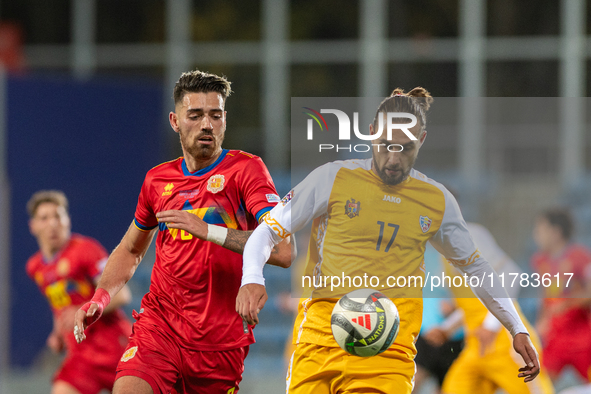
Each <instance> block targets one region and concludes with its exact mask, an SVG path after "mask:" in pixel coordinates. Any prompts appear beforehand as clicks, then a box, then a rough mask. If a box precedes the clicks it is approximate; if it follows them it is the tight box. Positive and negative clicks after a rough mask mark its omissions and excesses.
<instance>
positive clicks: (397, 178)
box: [373, 156, 417, 186]
mask: <svg viewBox="0 0 591 394" xmlns="http://www.w3.org/2000/svg"><path fill="white" fill-rule="evenodd" d="M416 159H417V158H416V156H415V157H414V158H413V159H412V161H411V162H410V163H409V165H408V166H407V167H406V168H404V167H402V166H401V165H398V166H394V167H388V169H389V170H393V171H400V173H399V174H398V175H388V174H387V173H386V168H380V167H379V166H378V163H377V162H376V158H375V157H373V167H374V168H375V170H376V173H377V174H378V176H379V177H380V179H381V180H382V182H384V183H385V184H386V185H389V186H395V185H398V184H399V183H401V182H402V181H404V180H405V179H406V178H407V177H408V175H409V174H410V170H411V169H412V168H413V167H414V164H415V160H416Z"/></svg>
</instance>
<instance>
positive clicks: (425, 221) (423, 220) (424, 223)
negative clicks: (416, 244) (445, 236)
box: [419, 216, 433, 233]
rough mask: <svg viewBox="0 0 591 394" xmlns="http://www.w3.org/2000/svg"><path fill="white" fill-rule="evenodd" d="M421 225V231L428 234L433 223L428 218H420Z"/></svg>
mask: <svg viewBox="0 0 591 394" xmlns="http://www.w3.org/2000/svg"><path fill="white" fill-rule="evenodd" d="M419 223H420V225H421V230H423V232H424V233H426V232H427V231H429V229H430V228H431V223H433V221H432V220H431V219H429V217H428V216H419Z"/></svg>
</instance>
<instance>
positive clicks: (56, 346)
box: [46, 330, 64, 353]
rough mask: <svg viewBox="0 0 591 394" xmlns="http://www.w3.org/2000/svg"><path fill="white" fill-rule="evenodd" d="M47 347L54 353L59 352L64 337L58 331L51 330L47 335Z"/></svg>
mask: <svg viewBox="0 0 591 394" xmlns="http://www.w3.org/2000/svg"><path fill="white" fill-rule="evenodd" d="M46 343H47V347H49V348H50V349H51V351H52V352H54V353H61V351H62V350H64V338H63V337H62V336H61V334H60V333H59V332H56V331H55V330H54V331H52V332H51V333H50V334H49V336H48V337H47V341H46Z"/></svg>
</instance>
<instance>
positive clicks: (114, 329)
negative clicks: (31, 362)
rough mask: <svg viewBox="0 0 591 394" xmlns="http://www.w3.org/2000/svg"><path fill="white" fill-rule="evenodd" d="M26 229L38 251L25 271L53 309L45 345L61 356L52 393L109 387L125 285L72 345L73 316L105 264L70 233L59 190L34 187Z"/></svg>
mask: <svg viewBox="0 0 591 394" xmlns="http://www.w3.org/2000/svg"><path fill="white" fill-rule="evenodd" d="M27 211H28V213H29V217H30V220H29V228H30V231H31V234H33V236H34V237H35V238H36V239H37V243H38V244H39V251H38V252H37V253H36V254H35V255H33V256H32V257H31V258H30V259H29V261H28V262H27V266H26V269H27V274H28V275H29V276H30V277H31V279H33V280H34V281H35V282H36V283H37V285H38V286H39V289H40V290H41V292H42V293H43V294H44V295H45V296H47V299H48V301H49V305H50V306H51V309H52V311H53V330H52V331H51V334H49V337H48V338H47V345H48V346H49V348H50V349H51V350H52V351H54V352H55V353H60V352H61V351H62V350H64V349H65V350H66V358H65V360H64V362H63V364H62V366H61V368H60V370H59V371H58V372H57V373H56V375H55V377H54V381H53V387H52V391H51V392H52V393H53V394H75V393H81V394H96V393H98V392H99V391H100V390H101V389H107V390H111V389H112V388H113V383H114V382H115V368H116V367H117V362H118V361H119V358H120V357H121V355H122V354H123V351H124V350H125V347H126V346H127V339H128V338H127V337H128V336H129V334H130V333H131V324H130V323H129V321H128V320H127V318H126V317H125V314H124V313H123V311H122V310H121V309H120V306H122V305H125V304H127V303H129V302H130V301H131V293H130V291H129V289H128V288H127V286H125V287H124V288H123V289H122V290H121V291H120V292H119V293H118V294H117V296H115V297H113V300H112V301H111V303H110V304H109V306H108V307H107V308H105V310H104V311H103V313H104V314H105V316H104V318H103V319H102V320H101V321H100V323H99V324H96V325H94V326H93V327H92V329H90V330H89V335H90V336H91V339H90V340H89V341H88V342H86V343H84V344H82V345H76V339H75V338H74V334H73V333H72V323H73V322H74V314H75V313H76V311H77V310H78V308H79V307H80V306H81V305H82V304H84V303H85V302H88V301H89V300H90V298H91V297H92V294H93V292H94V289H95V283H96V282H97V281H98V278H99V276H100V274H101V272H102V270H103V268H104V266H105V263H106V262H107V256H108V254H107V252H106V251H105V249H104V248H103V247H102V246H101V244H99V243H98V242H97V241H96V240H94V239H92V238H89V237H84V236H82V235H78V234H72V233H71V231H70V230H71V223H70V216H69V214H68V200H67V198H66V196H65V195H64V193H62V192H60V191H55V190H51V191H45V190H44V191H39V192H37V193H35V194H33V196H32V197H31V199H30V200H29V202H28V203H27Z"/></svg>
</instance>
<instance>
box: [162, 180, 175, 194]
mask: <svg viewBox="0 0 591 394" xmlns="http://www.w3.org/2000/svg"><path fill="white" fill-rule="evenodd" d="M173 188H174V185H173V184H172V183H169V184H168V185H166V186H164V191H163V192H162V196H163V197H164V196H170V195H171V194H172V189H173Z"/></svg>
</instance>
